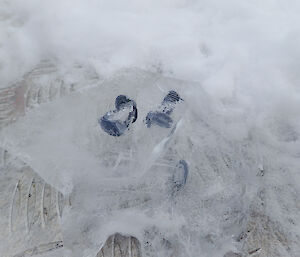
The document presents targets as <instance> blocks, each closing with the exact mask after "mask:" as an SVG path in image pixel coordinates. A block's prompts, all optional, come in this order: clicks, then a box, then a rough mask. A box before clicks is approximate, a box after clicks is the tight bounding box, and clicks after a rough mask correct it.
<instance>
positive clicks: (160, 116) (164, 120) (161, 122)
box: [146, 112, 173, 128]
mask: <svg viewBox="0 0 300 257" xmlns="http://www.w3.org/2000/svg"><path fill="white" fill-rule="evenodd" d="M172 123H173V120H172V118H171V117H170V116H169V115H168V114H166V113H163V112H149V113H148V114H147V116H146V125H147V127H148V128H150V127H151V126H152V125H153V124H155V125H158V126H160V127H163V128H171V126H172Z"/></svg>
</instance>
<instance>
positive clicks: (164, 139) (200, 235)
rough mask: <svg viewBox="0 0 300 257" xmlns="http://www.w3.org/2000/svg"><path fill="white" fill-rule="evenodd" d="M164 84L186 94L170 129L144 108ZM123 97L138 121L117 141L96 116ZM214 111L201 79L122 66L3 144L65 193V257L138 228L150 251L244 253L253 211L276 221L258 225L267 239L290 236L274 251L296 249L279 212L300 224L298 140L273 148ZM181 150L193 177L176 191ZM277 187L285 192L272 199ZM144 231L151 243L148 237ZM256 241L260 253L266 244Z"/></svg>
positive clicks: (46, 108) (90, 252)
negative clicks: (153, 121) (154, 122)
mask: <svg viewBox="0 0 300 257" xmlns="http://www.w3.org/2000/svg"><path fill="white" fill-rule="evenodd" d="M195 87H197V88H198V90H197V91H196V92H195V91H194V88H195ZM137 88H138V90H136V89H137ZM171 89H174V90H176V91H178V92H179V94H180V96H181V97H182V98H183V99H184V102H182V105H178V106H176V109H175V110H174V115H175V116H176V114H177V116H178V117H177V120H178V121H179V122H177V123H176V125H177V126H176V127H174V129H173V131H172V129H166V128H161V127H158V126H156V127H153V128H147V126H146V124H145V122H144V120H143V119H142V117H145V116H146V114H147V113H148V111H149V110H152V109H155V108H156V107H157V106H159V104H160V103H161V100H162V99H163V97H164V96H165V95H166V93H167V92H168V91H169V90H171ZM119 94H126V95H128V96H130V97H131V98H132V99H135V101H136V104H137V107H138V109H139V119H138V120H137V121H136V122H135V123H134V124H132V125H133V126H132V127H131V128H130V130H129V131H128V132H127V133H125V134H124V135H123V136H121V137H118V138H115V137H112V136H109V135H108V134H106V133H105V132H104V131H102V130H101V128H100V126H99V124H98V122H97V121H98V118H99V117H100V116H101V115H103V114H104V113H105V112H106V110H108V109H113V108H114V99H115V96H116V95H119ZM149 96H151V97H149ZM177 109H178V112H177ZM221 114H223V110H219V109H218V108H216V106H215V104H214V102H213V100H212V99H210V97H209V96H208V95H207V94H206V93H205V92H204V91H203V90H202V89H201V87H200V85H199V84H196V83H192V82H187V81H180V80H175V79H171V78H166V77H163V76H161V75H159V74H153V73H149V72H144V71H140V70H125V71H122V72H119V73H117V74H115V76H113V79H108V80H104V81H103V82H99V83H98V84H95V85H94V86H93V87H90V88H89V89H88V90H84V91H81V92H78V93H74V94H72V95H69V96H66V97H65V98H63V99H57V100H54V101H52V102H49V103H46V104H43V105H41V106H39V107H38V108H36V109H32V110H30V111H29V112H28V113H27V114H26V116H24V117H22V118H20V119H19V120H18V121H17V122H15V123H14V124H11V125H10V126H7V127H6V128H3V129H2V130H1V145H2V146H3V147H5V148H6V149H8V151H9V152H11V153H13V154H14V155H16V156H18V158H20V159H22V160H24V161H25V162H26V163H28V165H30V166H31V167H32V168H33V169H34V170H36V171H37V172H38V173H39V175H40V176H41V177H42V178H43V179H45V180H46V181H47V182H48V183H49V184H51V185H53V186H55V187H56V188H57V189H59V190H60V191H61V192H62V193H64V194H65V195H70V196H71V199H72V200H71V201H72V205H71V206H70V207H66V208H65V210H64V215H63V218H62V222H61V230H62V234H63V238H64V248H65V250H66V251H67V252H66V254H67V255H68V254H69V255H70V254H71V256H96V254H97V252H98V251H99V249H100V248H101V246H102V244H104V242H105V241H106V239H107V237H108V236H110V235H111V234H113V233H116V232H118V233H122V234H125V235H132V236H135V237H136V238H138V239H139V240H140V242H142V251H143V253H144V254H150V255H151V254H154V256H165V255H164V254H165V253H166V251H167V249H166V248H165V247H166V246H165V244H162V243H161V242H162V241H161V240H167V241H168V242H169V243H170V245H172V246H174V247H175V246H176V247H175V248H176V249H177V250H176V251H177V252H176V254H177V255H178V256H198V254H199V252H200V253H201V256H222V254H223V255H224V254H225V253H226V252H228V251H230V250H232V251H245V252H246V251H248V252H251V251H252V250H253V249H252V248H251V247H252V246H251V244H250V243H249V244H250V246H249V249H246V248H247V247H248V244H246V243H243V244H240V243H239V242H238V241H239V240H238V238H239V237H242V236H241V235H242V234H243V233H246V234H247V229H248V228H247V227H248V226H251V224H252V223H251V222H253V219H254V220H255V219H261V220H262V221H261V222H268V223H267V224H273V223H274V222H275V223H274V224H276V225H274V227H272V230H274V231H275V232H270V231H267V232H265V233H277V234H280V235H281V237H280V238H279V239H278V238H274V239H272V238H271V240H275V241H276V240H281V241H282V240H286V241H287V242H288V243H286V245H285V243H284V242H281V241H280V242H281V246H280V247H274V249H275V250H274V252H278V251H281V252H282V253H284V254H289V255H291V256H296V255H295V253H296V252H297V250H299V249H298V248H297V246H296V245H295V244H296V241H297V235H299V228H298V226H297V225H292V223H289V222H288V221H285V220H286V219H287V220H293V222H297V221H296V220H297V218H296V217H297V213H298V211H299V209H298V206H297V203H296V202H295V201H296V200H297V199H298V192H299V187H298V184H297V183H293V180H297V179H299V177H298V175H297V173H296V171H297V168H296V167H297V164H298V156H297V155H296V154H297V151H296V152H294V150H295V149H296V148H295V144H299V143H298V142H297V141H293V142H292V143H289V142H290V141H288V142H285V143H284V146H285V148H283V149H289V152H286V153H284V152H282V151H285V150H283V149H282V151H281V152H279V150H280V149H281V148H280V147H279V145H278V144H279V143H278V142H281V141H278V142H277V141H274V140H271V139H269V137H270V136H269V135H268V134H263V133H264V131H262V130H261V131H258V130H257V129H255V128H249V127H246V126H245V124H246V121H245V120H243V117H240V118H239V119H238V120H231V119H229V118H228V117H227V116H226V115H221ZM236 126H238V127H239V129H240V131H237V130H236ZM223 128H226V129H223ZM232 128H234V129H235V131H232ZM237 132H239V134H238V133H237ZM292 153H293V154H294V156H292ZM182 159H183V160H185V161H186V162H187V163H188V164H189V170H190V172H189V176H188V178H187V182H186V185H185V187H184V188H183V190H180V191H179V192H178V193H177V194H176V197H175V198H172V176H173V175H174V172H176V170H175V169H176V165H177V164H178V162H179V161H180V160H182ZM287 173H288V174H289V176H286V175H284V174H287ZM287 185H289V187H286V186H287ZM285 195H286V196H289V195H290V197H288V199H286V200H285V201H284V202H282V201H280V200H279V199H280V198H278V197H284V198H285ZM287 200H288V201H287ZM281 204H284V205H286V207H284V208H283V207H281ZM285 208H294V211H289V212H285V211H284V210H285ZM261 215H264V216H261ZM256 217H258V218H256ZM259 217H261V218H259ZM268 219H269V220H270V221H268ZM273 220H274V221H273ZM272 222H273V223H272ZM276 222H279V223H276ZM286 222H287V223H286ZM249 224H250V225H249ZM269 226H271V225H269ZM292 227H293V229H291V228H292ZM276 229H277V230H278V231H279V232H276V231H277V230H276ZM254 233H262V232H261V231H260V232H254ZM247 238H248V240H250V239H251V235H249V236H248V237H247ZM249 238H250V239H249ZM283 238H284V239H283ZM149 240H151V242H152V243H151V245H150V246H149V245H147V244H144V242H148V241H149ZM241 240H242V239H241ZM245 240H246V239H245ZM242 241H243V240H242ZM243 242H244V241H243ZM260 244H261V242H260ZM243 247H244V248H245V249H244V248H243ZM261 247H262V246H261ZM264 247H266V249H265V250H264V251H265V252H266V253H268V252H267V251H269V250H268V249H273V248H272V247H273V246H269V248H267V246H264ZM178 249H179V250H178ZM277 249H279V250H277ZM266 256H267V255H266ZM282 256H284V255H282Z"/></svg>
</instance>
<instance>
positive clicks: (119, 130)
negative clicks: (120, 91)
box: [98, 95, 138, 137]
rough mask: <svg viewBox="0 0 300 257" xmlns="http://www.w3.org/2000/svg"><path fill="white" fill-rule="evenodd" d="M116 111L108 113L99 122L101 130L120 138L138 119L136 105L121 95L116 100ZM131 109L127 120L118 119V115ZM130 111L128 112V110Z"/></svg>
mask: <svg viewBox="0 0 300 257" xmlns="http://www.w3.org/2000/svg"><path fill="white" fill-rule="evenodd" d="M115 107H116V110H113V111H109V112H107V113H106V114H105V115H104V116H103V117H101V118H100V119H99V120H98V123H99V124H100V126H101V128H102V129H103V130H104V131H105V132H106V133H108V134H109V135H111V136H115V137H119V136H121V135H123V134H124V132H125V131H126V130H127V129H128V128H129V126H130V124H131V123H134V122H135V121H136V119H137V115H138V113H137V108H136V103H135V102H134V101H133V100H131V99H129V98H127V97H126V96H125V95H119V96H118V97H117V98H116V100H115ZM127 109H129V112H128V116H127V118H126V119H125V120H121V119H120V118H118V114H119V113H120V112H122V111H126V110H127ZM127 111H128V110H127Z"/></svg>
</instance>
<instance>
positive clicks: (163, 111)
mask: <svg viewBox="0 0 300 257" xmlns="http://www.w3.org/2000/svg"><path fill="white" fill-rule="evenodd" d="M181 100H182V99H181V98H180V97H179V95H178V94H177V92H175V91H173V90H172V91H169V93H168V94H167V95H166V96H165V97H164V99H163V101H162V103H161V106H160V111H155V112H149V113H148V114H147V116H146V120H145V123H146V125H147V127H148V128H150V127H151V126H152V125H157V126H160V127H162V128H171V126H172V123H173V120H172V118H171V117H170V115H171V114H172V112H173V110H174V108H175V104H176V103H177V102H179V101H181Z"/></svg>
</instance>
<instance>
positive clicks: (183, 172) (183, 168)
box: [172, 160, 189, 195]
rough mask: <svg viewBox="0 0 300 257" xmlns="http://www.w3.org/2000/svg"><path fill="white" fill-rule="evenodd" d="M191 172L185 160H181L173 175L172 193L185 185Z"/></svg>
mask: <svg viewBox="0 0 300 257" xmlns="http://www.w3.org/2000/svg"><path fill="white" fill-rule="evenodd" d="M188 174H189V167H188V164H187V162H186V161H185V160H180V161H179V163H178V165H177V166H176V169H175V170H174V173H173V176H172V195H174V193H176V192H178V191H179V190H180V189H181V188H183V187H184V185H185V184H186V181H187V177H188Z"/></svg>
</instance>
